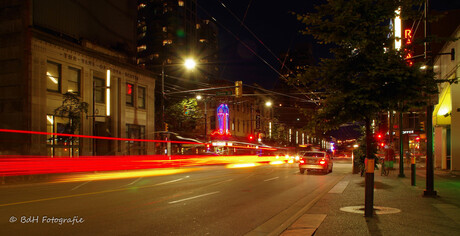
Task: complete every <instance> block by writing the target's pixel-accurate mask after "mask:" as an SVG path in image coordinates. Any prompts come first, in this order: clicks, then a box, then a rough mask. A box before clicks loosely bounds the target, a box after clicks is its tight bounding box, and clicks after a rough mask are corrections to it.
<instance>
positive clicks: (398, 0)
mask: <svg viewBox="0 0 460 236" xmlns="http://www.w3.org/2000/svg"><path fill="white" fill-rule="evenodd" d="M421 2H422V1H421V0H388V1H386V0H385V1H378V0H328V1H327V3H325V4H323V5H319V6H316V7H315V9H316V12H314V13H307V14H299V15H298V19H299V20H300V21H301V22H303V23H304V24H305V25H306V30H305V31H304V32H305V33H306V34H310V35H312V36H314V38H315V39H316V40H318V41H319V42H320V43H323V44H330V45H332V49H331V53H332V54H333V58H331V59H323V60H321V62H320V63H319V64H318V65H315V66H309V67H307V69H306V72H305V73H304V74H303V75H302V76H300V77H299V78H298V80H300V81H301V82H302V83H303V85H305V86H306V87H308V88H309V89H310V90H315V91H324V92H325V93H326V95H325V98H324V100H323V101H322V106H321V108H320V109H319V110H318V111H317V113H316V114H315V115H314V117H313V118H314V119H313V121H312V122H313V123H314V124H315V125H317V126H321V127H323V128H325V129H334V128H337V127H338V126H339V125H340V124H343V123H346V122H355V121H364V123H365V139H366V158H369V159H370V158H372V157H371V149H370V148H369V147H370V146H371V142H372V134H371V126H370V124H371V121H372V119H373V118H375V117H376V115H377V114H378V112H380V111H384V110H388V109H393V110H402V109H404V108H405V107H408V106H416V105H417V106H420V105H424V103H425V98H424V96H423V95H425V94H433V93H436V83H435V80H434V77H433V74H431V73H425V72H422V71H420V70H419V68H420V66H419V65H417V64H414V65H413V66H410V65H409V64H408V63H406V62H405V61H404V57H403V55H402V53H401V52H403V51H404V50H401V51H396V50H394V49H393V42H394V40H395V38H394V37H393V36H391V35H392V32H391V30H390V27H389V26H388V24H389V21H390V20H391V19H394V18H395V14H396V13H395V10H396V9H398V8H399V7H401V11H402V12H404V13H405V16H413V15H415V14H413V12H414V11H413V10H412V9H417V8H416V7H413V6H418V5H420V3H421ZM403 104H404V107H403ZM366 180H367V176H366ZM372 182H373V175H372ZM366 201H367V200H366ZM365 211H366V215H367V216H369V215H368V214H367V212H368V207H367V202H366V210H365ZM371 212H372V210H371ZM371 215H372V214H371Z"/></svg>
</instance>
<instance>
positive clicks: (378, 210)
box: [340, 206, 401, 215]
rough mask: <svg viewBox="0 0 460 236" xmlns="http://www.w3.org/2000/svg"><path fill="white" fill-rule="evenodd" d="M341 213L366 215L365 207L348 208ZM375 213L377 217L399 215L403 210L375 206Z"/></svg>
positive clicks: (343, 208)
mask: <svg viewBox="0 0 460 236" xmlns="http://www.w3.org/2000/svg"><path fill="white" fill-rule="evenodd" d="M340 210H341V211H345V212H350V213H357V214H364V206H347V207H342V208H340ZM374 212H375V214H377V215H384V214H394V213H399V212H401V210H399V209H397V208H392V207H382V206H374Z"/></svg>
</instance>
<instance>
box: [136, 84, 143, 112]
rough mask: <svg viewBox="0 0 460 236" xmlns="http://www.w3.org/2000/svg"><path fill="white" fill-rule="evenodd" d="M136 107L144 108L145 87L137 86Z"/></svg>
mask: <svg viewBox="0 0 460 236" xmlns="http://www.w3.org/2000/svg"><path fill="white" fill-rule="evenodd" d="M137 107H139V108H142V109H144V108H145V88H144V87H140V86H138V87H137Z"/></svg>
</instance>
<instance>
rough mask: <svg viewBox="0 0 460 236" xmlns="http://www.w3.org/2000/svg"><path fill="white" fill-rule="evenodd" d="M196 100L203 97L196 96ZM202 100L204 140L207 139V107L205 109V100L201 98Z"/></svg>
mask: <svg viewBox="0 0 460 236" xmlns="http://www.w3.org/2000/svg"><path fill="white" fill-rule="evenodd" d="M196 99H197V100H201V99H203V97H202V96H201V95H197V96H196ZM203 102H204V141H205V142H207V141H208V109H207V100H206V98H205V99H203Z"/></svg>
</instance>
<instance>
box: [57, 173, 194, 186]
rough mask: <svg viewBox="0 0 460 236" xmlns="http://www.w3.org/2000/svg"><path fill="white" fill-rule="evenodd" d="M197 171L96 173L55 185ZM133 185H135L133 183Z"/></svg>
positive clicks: (82, 175)
mask: <svg viewBox="0 0 460 236" xmlns="http://www.w3.org/2000/svg"><path fill="white" fill-rule="evenodd" d="M195 170H197V169H160V170H139V171H129V172H126V171H123V172H121V171H120V172H119V171H113V172H108V173H94V174H78V175H75V176H63V177H60V178H59V179H58V180H56V181H54V182H55V183H60V182H78V181H93V180H111V179H129V178H136V177H137V178H141V177H148V176H161V175H173V174H180V173H185V172H190V171H195ZM132 184H133V183H132Z"/></svg>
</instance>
